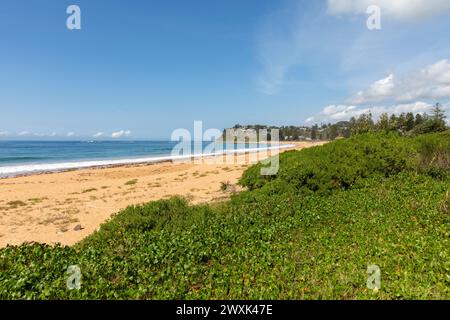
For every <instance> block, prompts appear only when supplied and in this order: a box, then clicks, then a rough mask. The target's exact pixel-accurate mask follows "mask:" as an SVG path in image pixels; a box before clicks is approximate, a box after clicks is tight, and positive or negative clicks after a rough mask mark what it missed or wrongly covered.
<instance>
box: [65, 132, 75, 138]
mask: <svg viewBox="0 0 450 320" xmlns="http://www.w3.org/2000/svg"><path fill="white" fill-rule="evenodd" d="M73 136H75V132H72V131H71V132H67V134H66V137H73Z"/></svg>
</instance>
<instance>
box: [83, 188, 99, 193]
mask: <svg viewBox="0 0 450 320" xmlns="http://www.w3.org/2000/svg"><path fill="white" fill-rule="evenodd" d="M94 191H97V189H96V188H89V189H86V190H83V191H82V192H81V193H89V192H94Z"/></svg>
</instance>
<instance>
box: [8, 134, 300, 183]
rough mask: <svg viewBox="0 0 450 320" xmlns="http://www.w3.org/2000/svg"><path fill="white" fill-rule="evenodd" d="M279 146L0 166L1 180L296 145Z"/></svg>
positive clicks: (257, 151) (283, 144) (285, 146)
mask: <svg viewBox="0 0 450 320" xmlns="http://www.w3.org/2000/svg"><path fill="white" fill-rule="evenodd" d="M279 144H280V145H279V146H274V147H261V148H246V149H231V150H227V149H225V150H222V151H221V152H212V153H202V154H189V155H181V156H180V155H175V156H174V155H159V156H153V157H142V158H123V159H101V160H80V161H71V162H58V163H37V164H20V165H9V166H0V179H7V178H14V177H23V176H29V175H35V174H48V173H57V172H66V171H72V170H80V169H89V168H113V167H120V166H126V165H139V164H152V163H162V162H168V161H184V160H186V161H193V160H195V159H198V158H205V157H216V156H222V155H225V154H247V153H259V152H262V151H264V150H268V151H269V150H278V149H280V150H281V149H286V148H293V147H295V144H293V143H284V142H280V143H279Z"/></svg>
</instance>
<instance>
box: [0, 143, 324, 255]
mask: <svg viewBox="0 0 450 320" xmlns="http://www.w3.org/2000/svg"><path fill="white" fill-rule="evenodd" d="M295 144H296V147H295V149H302V148H306V147H310V146H313V145H320V144H323V142H316V143H311V142H296V143H295ZM284 150H287V149H284ZM284 150H283V151H284ZM275 153H276V152H275ZM272 154H274V152H272ZM258 157H259V160H262V159H263V158H264V157H267V155H264V154H258ZM219 158H221V157H219ZM251 158H253V160H255V159H254V158H256V155H255V154H253V155H250V157H249V155H248V154H247V155H237V156H234V160H235V163H234V164H229V163H216V164H206V163H172V162H163V163H156V164H142V165H131V166H118V167H110V168H90V169H82V170H73V171H66V172H58V173H46V174H39V175H30V176H24V177H15V178H6V179H0V247H5V246H6V245H8V244H11V245H19V244H21V243H24V242H32V241H34V242H41V243H48V244H54V243H61V244H63V245H72V244H75V243H76V242H78V241H80V240H81V239H83V238H85V237H86V236H88V235H89V234H91V233H92V232H93V231H94V230H97V229H98V228H99V226H100V224H102V223H103V222H104V221H105V220H107V219H108V218H109V217H111V215H112V214H114V213H117V212H119V211H120V210H121V209H124V208H126V207H127V206H129V205H132V204H141V203H145V202H149V201H152V200H158V199H166V198H170V197H172V196H175V195H180V196H183V197H185V198H186V199H188V200H189V201H190V202H191V203H193V204H196V203H206V202H211V201H221V200H224V199H227V198H228V197H229V196H230V194H231V193H232V192H233V191H239V190H240V188H239V187H238V186H237V185H236V183H237V181H238V179H239V178H240V176H241V175H242V173H243V171H244V170H245V168H246V167H248V165H249V164H250V163H251V162H254V161H251V160H252V159H251ZM215 159H218V158H215ZM210 160H211V158H210ZM222 182H229V183H230V185H231V187H230V188H228V190H227V191H222V190H221V183H222ZM230 190H231V191H230ZM77 225H81V227H82V229H81V230H78V231H76V230H74V228H75V227H76V226H77Z"/></svg>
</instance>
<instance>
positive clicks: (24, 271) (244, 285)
mask: <svg viewBox="0 0 450 320" xmlns="http://www.w3.org/2000/svg"><path fill="white" fill-rule="evenodd" d="M447 134H448V133H447ZM446 137H447V135H446V134H440V135H430V136H423V137H419V138H417V139H416V138H414V139H413V138H402V137H399V136H397V135H393V134H391V135H374V134H369V135H364V136H358V137H354V138H351V139H348V140H346V141H342V140H341V141H336V142H333V143H330V144H328V145H325V146H322V147H316V148H312V149H307V150H302V151H300V152H287V153H285V154H282V156H281V163H280V165H281V167H280V172H279V174H278V175H277V176H276V177H272V178H271V179H266V178H260V177H259V165H256V166H253V167H251V168H250V169H249V170H247V171H246V173H245V174H244V176H243V178H242V181H243V184H245V185H247V186H249V188H250V189H253V190H250V191H245V192H242V193H239V194H236V195H233V196H232V198H231V200H230V201H228V202H224V203H219V204H215V205H209V206H206V205H203V206H190V205H188V203H187V202H186V201H185V200H183V199H181V198H173V199H170V200H164V201H156V202H151V203H148V204H146V205H142V206H132V207H129V208H127V209H125V210H123V211H122V212H120V213H118V214H117V215H116V216H114V217H112V218H111V219H110V220H109V221H107V222H105V223H104V224H103V225H102V226H101V228H100V230H99V231H98V232H95V233H94V234H92V235H90V236H89V237H87V238H86V239H85V240H83V241H82V242H80V243H79V244H77V245H76V246H74V247H62V246H47V245H41V244H36V243H33V244H24V245H22V246H17V247H12V246H9V247H7V248H4V249H0V299H225V300H226V299H445V298H448V296H449V285H448V276H447V275H448V270H449V268H450V264H449V261H450V256H449V251H448V248H449V246H450V239H449V238H448V234H449V232H450V224H449V216H448V214H447V213H448V206H449V201H448V200H449V197H448V186H449V184H450V177H449V176H448V174H445V172H447V171H445V170H444V171H442V175H441V176H440V177H439V179H436V178H435V175H434V174H431V175H430V174H428V169H429V168H431V167H434V166H435V165H436V163H439V166H440V168H444V169H445V161H444V162H442V160H439V161H436V159H437V158H439V159H440V158H441V157H442V153H444V154H446V152H448V149H446V145H447V143H448V140H446ZM436 155H437V156H436ZM433 159H434V160H433ZM442 164H444V165H442ZM447 169H448V168H447ZM369 264H376V265H378V266H380V268H381V272H382V282H381V283H382V287H381V289H380V290H379V291H378V292H373V291H372V290H369V289H368V288H367V287H366V279H367V273H366V270H367V265H369ZM70 265H78V266H79V267H80V269H81V271H82V285H81V289H80V290H69V289H68V288H67V287H66V281H67V274H66V270H67V267H68V266H70Z"/></svg>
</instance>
